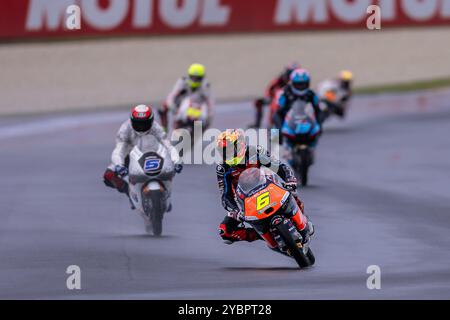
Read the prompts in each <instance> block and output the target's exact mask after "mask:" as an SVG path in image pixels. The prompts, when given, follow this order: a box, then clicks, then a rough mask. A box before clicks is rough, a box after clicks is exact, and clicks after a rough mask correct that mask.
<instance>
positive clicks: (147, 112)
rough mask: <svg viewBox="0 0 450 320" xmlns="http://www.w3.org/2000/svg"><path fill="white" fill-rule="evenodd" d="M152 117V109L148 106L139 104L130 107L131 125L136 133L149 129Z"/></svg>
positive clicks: (151, 124)
mask: <svg viewBox="0 0 450 320" xmlns="http://www.w3.org/2000/svg"><path fill="white" fill-rule="evenodd" d="M153 118H154V117H153V111H152V108H151V107H150V106H146V105H144V104H141V105H138V106H136V107H133V109H131V116H130V120H131V126H132V128H133V129H134V131H136V132H138V133H144V132H147V131H149V130H150V129H151V128H152V126H153Z"/></svg>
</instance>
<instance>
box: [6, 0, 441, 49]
mask: <svg viewBox="0 0 450 320" xmlns="http://www.w3.org/2000/svg"><path fill="white" fill-rule="evenodd" d="M73 5H76V6H78V8H79V9H80V10H79V11H77V10H76V7H75V9H74V6H73ZM371 5H378V6H379V8H380V9H381V21H382V27H383V28H388V27H398V26H431V25H450V0H1V1H0V39H3V40H14V39H20V38H52V37H72V36H76V37H80V36H103V35H105V36H106V35H134V34H136V35H138V34H145V35H162V34H198V33H202V34H205V33H226V32H235V33H236V32H268V31H302V30H332V29H357V28H365V27H366V21H367V19H368V17H369V16H370V13H368V7H369V6H371ZM77 12H78V13H77ZM77 14H78V17H79V18H80V19H79V28H68V25H67V21H68V19H76V18H77ZM72 22H73V20H72Z"/></svg>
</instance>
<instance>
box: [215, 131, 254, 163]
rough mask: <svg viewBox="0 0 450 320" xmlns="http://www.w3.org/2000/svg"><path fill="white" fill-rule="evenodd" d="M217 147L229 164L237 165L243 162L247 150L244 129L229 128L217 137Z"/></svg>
mask: <svg viewBox="0 0 450 320" xmlns="http://www.w3.org/2000/svg"><path fill="white" fill-rule="evenodd" d="M216 147H217V150H218V151H219V153H220V154H221V156H222V159H223V161H224V162H225V163H226V164H227V165H229V166H237V165H239V164H242V163H243V160H244V158H245V153H246V151H247V144H246V143H245V134H244V131H243V130H241V129H227V130H226V131H224V132H222V133H221V134H220V135H219V136H218V137H217V140H216Z"/></svg>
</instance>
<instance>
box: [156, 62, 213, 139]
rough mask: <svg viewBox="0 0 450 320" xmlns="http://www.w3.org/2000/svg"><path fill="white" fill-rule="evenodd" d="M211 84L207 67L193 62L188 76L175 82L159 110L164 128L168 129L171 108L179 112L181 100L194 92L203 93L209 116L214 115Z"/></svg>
mask: <svg viewBox="0 0 450 320" xmlns="http://www.w3.org/2000/svg"><path fill="white" fill-rule="evenodd" d="M210 87H211V85H210V83H209V82H208V80H207V79H206V68H205V66H203V65H202V64H199V63H194V64H192V65H191V66H190V67H189V69H188V72H187V76H183V77H181V78H180V79H178V81H177V82H176V83H175V86H174V87H173V89H172V91H171V92H170V93H169V95H168V96H167V99H166V101H165V103H164V104H163V105H162V107H161V108H160V109H159V110H158V114H159V117H160V119H161V124H162V126H163V128H164V129H165V130H166V132H167V130H168V112H169V110H171V111H174V112H177V111H178V109H179V107H180V103H181V100H182V99H183V98H184V97H185V96H187V95H190V94H192V93H197V94H199V95H201V96H202V97H203V98H204V99H205V101H206V104H207V106H208V117H209V118H211V117H212V104H213V103H212V95H211V89H210Z"/></svg>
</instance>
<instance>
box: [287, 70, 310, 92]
mask: <svg viewBox="0 0 450 320" xmlns="http://www.w3.org/2000/svg"><path fill="white" fill-rule="evenodd" d="M290 80H291V88H292V91H293V92H294V93H295V94H303V93H305V91H306V90H308V89H309V84H310V82H311V76H310V75H309V72H308V71H306V70H305V69H296V70H294V71H293V72H292V73H291V79H290Z"/></svg>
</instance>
